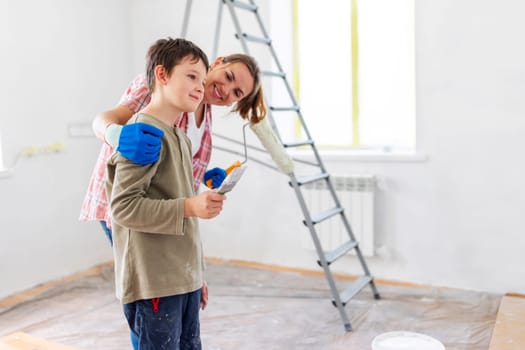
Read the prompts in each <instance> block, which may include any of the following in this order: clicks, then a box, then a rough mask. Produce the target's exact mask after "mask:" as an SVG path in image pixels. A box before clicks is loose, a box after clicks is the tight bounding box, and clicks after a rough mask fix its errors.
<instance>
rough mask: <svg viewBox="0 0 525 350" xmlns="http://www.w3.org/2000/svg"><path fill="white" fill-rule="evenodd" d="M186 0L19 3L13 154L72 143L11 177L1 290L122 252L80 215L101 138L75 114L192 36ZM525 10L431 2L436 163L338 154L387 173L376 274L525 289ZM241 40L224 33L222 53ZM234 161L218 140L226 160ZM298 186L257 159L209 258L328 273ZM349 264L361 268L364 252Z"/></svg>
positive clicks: (210, 241)
mask: <svg viewBox="0 0 525 350" xmlns="http://www.w3.org/2000/svg"><path fill="white" fill-rule="evenodd" d="M4 1H6V0H4ZM203 1H204V0H200V1H194V3H195V4H194V15H193V17H192V22H191V26H190V30H189V32H188V34H189V35H188V37H189V38H190V39H192V40H194V41H195V42H197V43H198V44H199V45H201V46H202V47H203V48H205V49H206V50H207V52H208V53H209V54H210V56H211V47H212V43H213V29H214V26H215V9H216V6H217V5H216V4H215V2H213V1H212V2H211V5H209V7H208V8H206V7H205V6H206V5H204V4H203ZM175 3H177V2H175V1H167V0H165V1H164V0H158V1H154V2H153V1H146V0H135V1H133V2H129V1H126V0H111V1H101V0H92V1H89V2H80V1H71V0H45V1H37V0H17V1H14V0H9V1H8V6H9V8H8V18H9V30H8V50H7V53H8V57H7V60H8V61H7V62H8V64H7V67H4V66H3V67H2V72H3V73H4V76H7V79H6V81H7V86H8V90H7V96H8V103H9V104H8V107H7V110H4V113H1V114H0V127H1V128H2V130H1V132H2V139H3V140H2V142H3V146H4V159H5V161H6V163H8V165H10V164H11V165H12V161H13V160H14V158H15V156H16V154H17V152H18V151H20V150H21V149H22V148H24V147H27V146H31V145H45V144H49V143H53V142H57V141H61V142H64V143H65V144H66V149H65V151H64V152H62V153H59V154H50V155H40V156H36V157H33V158H30V159H28V158H23V159H21V160H19V162H18V163H17V164H16V166H15V168H14V170H13V174H12V176H10V177H2V178H0V191H1V193H2V196H1V199H0V210H1V212H2V215H0V227H1V228H2V229H1V233H0V278H1V279H2V283H1V284H0V297H2V296H6V295H9V294H12V293H15V292H17V291H20V290H23V289H26V288H29V287H32V286H34V285H36V284H38V283H43V282H46V281H49V280H52V279H56V278H59V277H62V276H66V275H70V274H72V273H74V272H76V271H79V270H83V269H85V268H88V267H90V266H93V265H95V264H98V263H101V262H105V261H108V260H110V259H111V251H110V249H109V247H108V244H107V242H106V240H105V237H104V236H103V234H102V232H101V230H100V228H99V227H98V225H97V224H96V223H81V222H78V221H77V217H78V212H79V208H80V204H81V201H82V198H83V195H84V193H85V190H86V186H87V182H88V179H89V176H90V173H91V170H92V167H93V165H94V162H95V158H96V155H97V152H98V149H99V142H98V141H97V140H96V139H95V138H93V137H91V138H72V137H69V136H68V133H67V124H68V123H90V122H91V120H92V118H93V116H94V115H95V113H97V112H99V111H101V110H103V109H106V108H109V107H111V106H113V105H114V104H115V103H116V102H117V100H118V98H119V96H120V94H121V93H122V91H123V89H124V87H125V86H126V84H127V83H128V81H129V80H130V79H131V78H132V77H133V76H134V75H135V74H136V73H137V72H138V71H140V70H142V65H143V58H144V54H145V51H146V48H147V47H148V46H149V44H150V43H151V42H153V41H154V40H155V39H157V38H159V37H163V36H166V35H172V36H178V34H179V33H180V24H181V23H180V22H181V19H182V8H183V7H182V6H183V3H184V2H183V1H181V0H180V1H179V2H178V5H180V6H175V5H174V4H175ZM206 3H207V4H210V2H208V1H206ZM282 6H285V5H284V4H283V5H282ZM524 10H525V4H524V3H522V2H521V1H519V0H502V1H500V2H498V3H497V5H495V4H494V3H493V2H491V1H488V0H482V1H474V0H461V1H457V0H456V1H452V0H446V1H432V0H417V2H416V31H417V42H416V45H417V49H416V51H417V103H418V105H417V112H418V113H417V114H418V144H419V147H420V149H421V151H423V152H425V153H426V154H427V155H428V160H427V161H425V162H396V161H392V162H385V161H371V162H370V161H369V162H364V161H363V162H359V161H340V160H330V159H327V160H326V165H327V166H328V168H329V170H331V171H332V172H334V173H362V172H370V173H374V174H377V175H378V176H380V177H382V178H384V179H385V181H386V184H387V187H386V188H385V189H383V190H381V191H380V192H379V194H378V197H377V216H376V218H377V222H376V227H377V241H378V244H379V245H381V246H382V248H381V249H380V250H379V256H378V257H375V258H372V259H369V260H368V261H369V263H370V268H371V270H372V272H373V274H374V275H375V276H376V277H380V278H386V279H392V280H403V281H412V282H416V283H428V284H434V285H442V286H454V287H462V288H471V289H478V290H487V291H495V292H519V293H525V284H524V282H523V281H522V279H521V278H519V276H523V275H524V273H525V264H524V259H523V258H522V254H521V253H522V251H523V247H524V243H525V242H524V241H525V237H524V235H523V234H522V233H521V230H520V228H521V220H519V217H518V213H520V212H521V213H522V212H524V209H525V203H524V199H523V198H525V196H524V195H525V194H524V193H523V192H524V189H523V186H521V182H520V181H521V179H523V178H524V175H525V174H524V169H525V168H524V166H523V165H521V163H520V157H518V156H517V155H518V154H517V150H520V149H524V148H525V147H524V146H525V144H524V143H525V140H524V139H523V137H521V135H522V134H523V132H524V128H525V121H524V119H523V115H524V111H525V108H524V107H525V106H524V103H525V102H524V101H523V98H521V95H522V93H521V92H522V91H523V90H524V88H525V76H524V75H525V72H524V70H525V69H524V65H523V62H525V60H524V58H525V57H524V56H525V49H524V48H523V46H522V45H519V43H520V42H521V33H523V32H524V30H525V23H523V21H522V20H521V15H520V14H521V13H523V12H524ZM197 14H198V15H197ZM264 14H267V12H265V11H263V15H264ZM226 15H227V13H225V25H224V26H223V27H224V31H225V32H226V31H227V30H229V31H230V33H231V32H232V30H231V26H230V28H227V26H229V24H228V22H227V21H226V18H227V16H226ZM95 23H96V24H95ZM203 28H212V29H208V30H206V31H205V30H203ZM274 40H277V41H278V40H279V37H278V36H275V37H274ZM236 45H237V44H236V43H235V42H234V40H233V39H231V40H226V39H221V49H220V50H219V54H222V53H230V52H233V51H239V47H238V46H236ZM254 54H255V55H256V57H261V59H260V60H261V65H262V66H263V67H264V65H263V63H268V62H267V61H268V60H267V57H264V56H261V55H260V53H259V51H255V52H254ZM210 59H212V57H210ZM321 62H322V61H321ZM4 85H6V84H5V83H4ZM221 113H222V111H221ZM241 125H242V123H240V122H239V121H238V119H237V118H234V117H232V116H226V117H223V116H220V115H219V114H217V115H216V116H215V124H214V126H215V130H216V131H217V132H220V133H229V134H230V135H232V136H235V137H236V138H237V139H240V138H241V137H240V130H241ZM239 151H242V149H239ZM236 158H237V157H234V156H232V155H229V154H225V153H223V152H220V151H216V152H215V153H214V157H213V160H212V165H222V166H224V165H226V164H228V163H229V162H231V161H233V160H235V159H236ZM286 182H287V179H286V178H285V177H284V176H282V175H280V174H278V173H274V172H272V171H271V170H268V169H266V168H263V167H259V166H257V164H255V163H253V162H251V163H250V169H249V172H248V173H247V174H246V178H244V179H243V181H242V182H241V183H240V184H239V188H238V189H236V190H235V192H233V193H231V194H230V195H229V198H228V200H227V206H226V208H225V210H224V212H223V215H222V216H221V217H219V218H217V219H214V220H210V221H205V222H203V224H202V230H203V234H204V245H205V250H206V253H207V255H208V256H216V257H222V258H227V259H243V260H249V261H258V262H263V263H270V264H278V265H283V266H295V267H304V268H312V269H317V268H318V267H317V265H316V264H315V262H314V261H315V257H314V256H313V255H312V254H311V253H310V252H308V251H305V250H303V249H302V248H301V245H300V244H299V242H300V241H301V236H303V235H307V234H308V233H307V231H306V229H305V228H304V226H303V225H302V224H301V223H300V222H301V216H300V212H299V207H298V204H297V202H296V199H295V196H294V194H293V192H292V191H291V190H290V189H289V187H288V185H287V184H286ZM336 265H338V266H334V267H335V268H336V269H337V268H339V269H340V270H341V271H342V272H346V273H358V272H359V271H360V270H359V268H358V265H357V264H356V261H355V260H354V259H352V258H348V259H347V260H346V261H344V262H343V263H336Z"/></svg>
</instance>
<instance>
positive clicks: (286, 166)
mask: <svg viewBox="0 0 525 350" xmlns="http://www.w3.org/2000/svg"><path fill="white" fill-rule="evenodd" d="M248 125H249V126H250V129H252V131H253V132H254V133H255V135H256V136H257V138H258V139H259V141H260V142H261V144H262V145H263V147H264V148H265V149H266V151H267V152H268V153H269V154H270V156H271V158H272V159H273V161H274V162H275V163H276V164H277V168H278V169H279V170H280V171H281V172H283V173H284V174H286V175H290V174H291V173H293V171H294V164H293V161H292V159H291V158H290V156H289V155H288V154H287V153H286V151H285V150H284V147H283V145H282V144H281V142H280V141H279V139H278V138H277V135H276V134H275V132H274V131H273V129H272V128H271V127H270V124H269V123H268V121H267V119H266V118H265V119H263V120H261V121H260V122H258V123H257V124H253V123H246V124H245V125H244V126H243V128H242V135H243V141H244V142H243V143H240V142H237V141H235V140H232V139H230V138H228V137H226V136H222V135H217V134H214V135H215V136H217V137H220V138H223V139H226V140H229V141H232V142H237V143H239V144H242V145H243V146H244V160H243V161H242V162H240V161H236V162H235V163H233V164H232V165H230V166H229V167H228V168H226V169H225V171H226V174H227V175H229V174H230V173H231V172H232V171H233V169H235V168H239V167H240V166H241V165H243V164H244V163H246V162H247V160H248V151H247V144H246V126H248ZM214 147H215V148H219V149H222V150H224V151H228V152H231V150H229V149H225V148H221V147H218V146H214ZM251 159H252V160H254V161H256V162H258V163H260V164H262V165H265V166H269V165H268V164H266V163H264V162H262V161H259V160H256V159H253V158H251ZM206 186H208V187H209V188H213V185H212V179H209V180H208V181H206Z"/></svg>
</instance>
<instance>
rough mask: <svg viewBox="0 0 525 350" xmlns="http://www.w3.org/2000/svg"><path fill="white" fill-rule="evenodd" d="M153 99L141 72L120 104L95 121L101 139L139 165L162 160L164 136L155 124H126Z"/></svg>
mask: <svg viewBox="0 0 525 350" xmlns="http://www.w3.org/2000/svg"><path fill="white" fill-rule="evenodd" d="M150 98H151V94H150V92H149V90H148V87H147V85H146V80H145V78H144V76H142V75H139V76H138V77H137V78H135V80H133V81H132V82H131V84H130V85H129V86H128V88H127V89H126V91H125V92H124V94H123V95H122V97H121V98H120V101H119V104H118V105H117V106H116V107H114V108H113V109H110V110H108V111H105V112H102V113H100V114H98V115H97V116H95V119H94V120H93V123H92V127H93V131H94V132H95V135H96V136H97V138H98V139H100V140H101V141H104V142H106V143H107V144H108V145H110V146H111V148H113V149H114V150H116V151H117V152H120V154H122V155H123V156H124V157H125V158H127V159H129V160H130V161H132V162H133V163H135V164H139V165H147V164H151V163H154V162H156V161H157V160H158V159H159V151H160V144H161V137H162V136H163V135H164V132H162V131H161V130H160V129H157V128H156V127H154V126H152V125H147V124H143V123H135V124H131V125H127V124H126V123H127V122H128V120H129V119H130V118H131V117H132V116H133V114H135V113H137V112H138V111H140V110H141V109H142V108H143V107H144V106H146V105H147V104H148V103H149V101H150Z"/></svg>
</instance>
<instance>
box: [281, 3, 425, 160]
mask: <svg viewBox="0 0 525 350" xmlns="http://www.w3.org/2000/svg"><path fill="white" fill-rule="evenodd" d="M292 3H293V7H292V10H291V15H292V17H293V18H294V19H295V20H294V21H293V23H294V24H293V26H292V27H293V31H292V32H293V35H292V36H291V40H292V44H291V45H289V47H293V48H294V49H293V53H292V59H291V60H292V64H291V65H292V67H297V68H298V69H296V70H295V71H294V72H293V73H294V74H293V75H294V81H293V84H292V85H293V88H294V90H295V94H296V97H297V98H298V102H299V104H300V106H301V111H302V114H303V117H304V118H305V121H306V125H307V127H308V129H309V131H310V133H311V134H312V137H313V139H314V140H315V141H316V144H317V145H318V146H319V148H338V149H341V148H348V149H349V148H359V149H362V148H364V149H380V150H383V151H390V150H414V149H415V138H416V135H415V57H414V54H415V53H414V1H413V0H351V1H340V0H326V1H323V2H322V5H320V3H319V2H315V1H298V0H292ZM277 6H278V5H277ZM281 9H282V7H281ZM275 11H279V10H272V15H274V13H275ZM281 23H290V21H287V22H285V21H281ZM272 25H278V24H277V22H276V21H275V20H272ZM284 30H285V28H282V27H281V32H283V31H284ZM288 30H289V25H288ZM273 32H274V33H279V31H278V30H275V29H274V30H273ZM277 35H278V36H277V38H275V39H276V40H275V41H277V40H280V39H281V35H280V34H277ZM282 47H284V45H283V46H282ZM278 54H280V52H279V53H278ZM288 73H290V71H289V72H288ZM288 76H292V74H289V75H288ZM272 92H275V93H276V94H278V95H280V96H281V95H282V92H281V91H279V90H278V89H277V90H275V89H274V86H273V85H272ZM273 97H275V94H273V96H272V101H273ZM288 130H293V131H292V132H293V133H294V134H295V135H294V137H293V138H295V139H304V135H301V134H300V128H293V127H289V128H288ZM284 138H285V137H283V139H284Z"/></svg>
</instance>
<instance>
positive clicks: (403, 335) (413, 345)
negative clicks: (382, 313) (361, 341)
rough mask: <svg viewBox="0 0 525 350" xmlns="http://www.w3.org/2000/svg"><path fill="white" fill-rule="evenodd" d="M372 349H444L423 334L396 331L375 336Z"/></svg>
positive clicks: (438, 342)
mask: <svg viewBox="0 0 525 350" xmlns="http://www.w3.org/2000/svg"><path fill="white" fill-rule="evenodd" d="M372 350H445V346H444V345H443V344H442V343H441V342H440V341H439V340H437V339H434V338H432V337H429V336H428V335H425V334H420V333H414V332H405V331H398V332H388V333H383V334H380V335H378V336H376V337H375V338H374V340H373V341H372Z"/></svg>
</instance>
